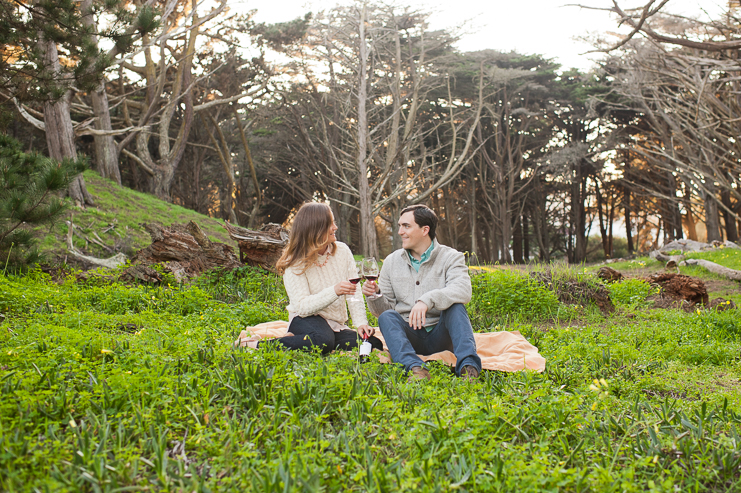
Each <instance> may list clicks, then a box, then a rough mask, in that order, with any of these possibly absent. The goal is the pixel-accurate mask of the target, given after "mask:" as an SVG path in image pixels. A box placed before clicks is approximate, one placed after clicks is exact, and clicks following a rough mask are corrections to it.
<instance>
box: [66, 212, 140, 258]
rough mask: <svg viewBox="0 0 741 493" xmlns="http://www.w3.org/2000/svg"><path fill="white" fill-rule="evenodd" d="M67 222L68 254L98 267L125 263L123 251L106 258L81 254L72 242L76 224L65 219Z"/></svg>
mask: <svg viewBox="0 0 741 493" xmlns="http://www.w3.org/2000/svg"><path fill="white" fill-rule="evenodd" d="M67 224H68V228H67V251H68V252H69V253H70V255H72V256H73V257H75V258H76V259H78V260H82V261H83V262H87V263H89V264H92V265H96V266H98V267H105V268H107V269H115V268H116V267H119V266H121V265H123V264H125V263H126V259H127V257H126V255H124V254H123V253H117V254H116V255H114V256H113V257H110V258H106V259H103V258H96V257H90V256H88V255H83V254H82V252H80V251H79V250H78V249H77V248H75V246H74V244H73V243H72V235H73V230H74V228H76V227H77V226H75V225H74V223H73V222H72V221H71V220H70V221H67ZM85 239H86V240H88V241H90V240H89V239H88V238H85ZM95 243H97V242H95Z"/></svg>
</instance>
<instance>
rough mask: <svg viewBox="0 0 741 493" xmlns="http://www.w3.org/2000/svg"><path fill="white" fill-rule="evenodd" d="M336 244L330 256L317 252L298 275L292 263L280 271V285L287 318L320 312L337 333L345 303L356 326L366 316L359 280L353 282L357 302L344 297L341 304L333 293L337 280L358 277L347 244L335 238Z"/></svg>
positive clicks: (298, 270)
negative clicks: (286, 296)
mask: <svg viewBox="0 0 741 493" xmlns="http://www.w3.org/2000/svg"><path fill="white" fill-rule="evenodd" d="M336 244H337V248H336V249H335V253H334V255H330V256H329V258H327V256H326V255H320V256H319V258H318V259H317V262H316V264H315V265H312V266H311V267H309V268H308V269H306V272H304V273H303V274H300V272H301V269H300V268H297V267H293V266H292V267H289V268H287V269H286V271H285V273H284V274H283V284H284V285H285V286H286V293H288V299H289V300H290V304H289V305H288V307H287V310H288V315H289V318H290V319H292V318H293V317H295V316H299V317H309V316H311V315H320V316H322V317H323V318H325V319H326V320H327V321H328V322H330V327H332V330H334V331H335V332H338V331H339V330H340V328H341V327H340V326H342V325H344V324H345V322H347V306H348V305H349V308H350V315H351V316H352V321H353V325H355V326H356V327H359V326H361V325H367V324H368V319H367V318H366V316H365V301H362V300H363V294H362V292H361V287H360V283H358V284H357V288H356V291H355V296H356V297H357V298H359V299H360V300H361V301H349V300H348V301H347V303H345V297H344V296H337V294H336V293H335V292H334V286H335V284H337V283H338V282H341V281H347V280H348V279H350V278H352V277H358V269H357V266H356V265H355V259H354V258H353V256H352V252H351V251H350V247H348V246H347V245H346V244H344V243H342V242H339V241H338V242H336ZM325 260H326V263H324V262H325ZM348 298H349V296H348ZM332 322H337V324H333V323H332Z"/></svg>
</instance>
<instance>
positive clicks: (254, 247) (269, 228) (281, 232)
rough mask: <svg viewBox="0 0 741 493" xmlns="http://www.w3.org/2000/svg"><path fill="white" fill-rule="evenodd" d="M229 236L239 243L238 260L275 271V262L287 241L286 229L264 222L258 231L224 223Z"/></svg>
mask: <svg viewBox="0 0 741 493" xmlns="http://www.w3.org/2000/svg"><path fill="white" fill-rule="evenodd" d="M224 229H226V230H227V232H228V233H229V236H230V237H231V238H232V239H233V240H235V241H236V242H237V243H238V244H239V260H240V261H242V262H243V263H245V264H247V265H251V266H253V267H262V268H263V269H266V270H269V271H272V272H276V269H275V263H276V262H277V261H278V259H279V258H280V256H281V254H282V253H283V247H285V246H286V244H287V243H288V230H286V229H284V228H283V227H282V226H280V225H279V224H272V223H270V224H266V225H264V226H263V227H262V228H260V230H259V231H255V230H251V229H246V228H241V227H239V226H234V225H231V224H229V223H224Z"/></svg>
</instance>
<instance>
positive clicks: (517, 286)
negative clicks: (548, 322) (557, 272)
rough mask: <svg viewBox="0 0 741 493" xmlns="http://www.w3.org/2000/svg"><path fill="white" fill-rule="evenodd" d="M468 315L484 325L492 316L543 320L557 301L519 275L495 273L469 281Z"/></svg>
mask: <svg viewBox="0 0 741 493" xmlns="http://www.w3.org/2000/svg"><path fill="white" fill-rule="evenodd" d="M471 284H472V287H473V299H472V300H471V303H469V305H468V307H469V313H471V314H472V316H473V318H474V319H478V320H477V321H479V322H483V323H484V324H487V325H488V323H490V322H491V318H492V317H500V316H510V317H515V318H523V319H528V320H543V319H546V318H548V317H550V316H552V315H553V314H554V313H555V312H556V311H557V310H558V304H559V303H558V298H557V297H556V294H555V293H554V292H553V291H551V290H549V289H548V288H547V287H546V286H544V285H543V284H542V283H540V282H539V281H537V280H536V279H533V278H531V277H529V276H527V275H523V274H521V273H519V272H511V271H506V270H497V271H494V272H488V273H485V274H479V275H476V276H474V277H473V278H472V279H471Z"/></svg>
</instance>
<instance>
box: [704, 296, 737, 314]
mask: <svg viewBox="0 0 741 493" xmlns="http://www.w3.org/2000/svg"><path fill="white" fill-rule="evenodd" d="M708 308H710V309H713V310H715V311H718V312H724V311H726V310H735V309H736V303H734V302H733V301H731V300H726V299H724V298H715V299H714V300H712V301H711V302H710V303H708Z"/></svg>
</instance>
